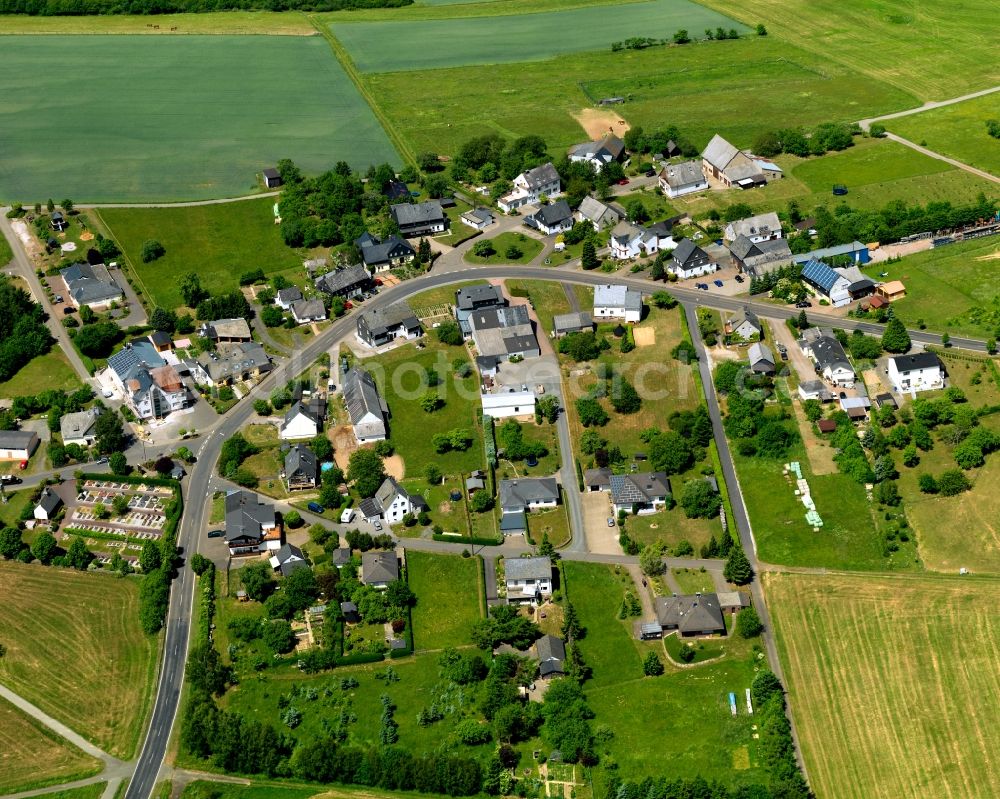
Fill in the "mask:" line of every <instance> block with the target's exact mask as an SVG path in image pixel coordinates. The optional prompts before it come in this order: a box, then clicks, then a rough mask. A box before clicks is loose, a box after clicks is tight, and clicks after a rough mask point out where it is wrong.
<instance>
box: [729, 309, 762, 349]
mask: <svg viewBox="0 0 1000 799" xmlns="http://www.w3.org/2000/svg"><path fill="white" fill-rule="evenodd" d="M763 330H764V328H763V327H761V324H760V319H758V318H757V314H755V313H754V312H753V311H751V310H750V309H749V308H747V307H745V306H744V308H743V309H742V310H739V311H737V312H736V313H734V314H733V315H732V316H731V317H729V318H728V319H727V320H726V335H727V336H732V337H733V338H740V339H743V340H744V341H754V340H758V339H760V338H761V336H762V333H763Z"/></svg>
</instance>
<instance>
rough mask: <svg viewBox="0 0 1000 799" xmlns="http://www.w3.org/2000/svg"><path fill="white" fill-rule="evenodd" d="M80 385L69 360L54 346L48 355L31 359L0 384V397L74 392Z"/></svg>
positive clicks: (56, 345) (57, 346)
mask: <svg viewBox="0 0 1000 799" xmlns="http://www.w3.org/2000/svg"><path fill="white" fill-rule="evenodd" d="M81 385H82V383H80V378H79V377H77V375H76V372H75V371H74V370H73V367H72V366H70V363H69V360H68V359H67V358H66V356H65V355H64V354H63V352H62V350H60V349H59V345H58V344H54V345H53V346H52V349H51V350H49V351H48V353H46V354H45V355H39V356H38V357H37V358H34V359H32V360H31V361H29V362H28V363H27V364H25V365H24V366H23V367H22V368H21V369H20V370H19V371H18V372H17V374H15V375H14V376H13V377H12V378H11V379H10V380H8V381H7V382H6V383H0V397H18V396H22V395H26V394H38V393H39V392H41V391H48V390H49V389H57V390H59V391H75V390H76V389H78V388H80V386H81Z"/></svg>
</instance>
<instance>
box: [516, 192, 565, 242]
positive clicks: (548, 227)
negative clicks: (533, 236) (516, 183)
mask: <svg viewBox="0 0 1000 799" xmlns="http://www.w3.org/2000/svg"><path fill="white" fill-rule="evenodd" d="M524 223H525V224H526V225H529V226H530V227H534V228H537V229H538V230H539V231H540V232H542V233H544V234H545V235H546V236H552V235H555V234H556V233H565V232H566V231H567V230H569V229H570V228H571V227H573V212H572V211H571V210H570V208H569V203H567V202H566V201H565V200H557V201H556V202H554V203H551V204H549V205H543V206H542V207H541V208H539V209H538V210H537V211H535V213H533V214H532V215H531V216H529V217H526V218H525V220H524Z"/></svg>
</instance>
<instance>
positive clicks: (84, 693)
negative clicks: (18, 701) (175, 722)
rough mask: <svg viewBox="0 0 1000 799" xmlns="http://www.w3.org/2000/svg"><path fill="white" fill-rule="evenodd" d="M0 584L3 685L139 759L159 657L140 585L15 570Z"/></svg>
mask: <svg viewBox="0 0 1000 799" xmlns="http://www.w3.org/2000/svg"><path fill="white" fill-rule="evenodd" d="M0 582H2V584H3V586H4V595H5V601H4V603H3V606H2V607H0V641H3V643H4V645H5V646H6V647H7V654H6V655H5V656H4V657H3V658H2V659H0V681H2V682H3V683H4V684H5V685H6V686H7V687H9V688H10V689H11V690H13V691H16V692H17V693H18V694H20V695H21V696H23V697H24V698H25V699H27V700H29V701H31V702H33V703H34V704H36V705H38V707H40V708H41V709H42V710H44V711H45V712H46V713H48V714H50V715H51V716H53V717H54V718H56V719H58V720H59V721H61V722H63V723H64V724H66V725H67V726H69V727H70V728H71V729H72V730H74V731H75V732H77V733H79V734H80V735H83V736H85V737H86V738H87V739H88V740H91V741H93V743H95V744H96V745H97V746H99V747H100V748H101V749H103V750H104V751H106V752H108V753H109V754H112V755H115V756H116V757H121V758H124V759H127V758H129V757H131V756H132V755H133V754H135V750H136V745H137V743H138V740H139V732H140V730H141V729H142V726H143V723H144V721H145V718H146V713H147V711H148V709H149V705H150V692H151V688H152V685H153V676H154V673H155V670H156V662H155V657H156V650H157V639H156V638H151V637H148V636H145V635H143V633H142V631H141V630H140V629H139V619H138V606H139V584H138V582H137V581H135V580H130V579H126V580H122V579H116V578H114V577H110V576H106V575H95V574H83V573H80V572H75V571H70V570H64V569H54V568H45V567H43V566H26V565H24V564H11V563H0Z"/></svg>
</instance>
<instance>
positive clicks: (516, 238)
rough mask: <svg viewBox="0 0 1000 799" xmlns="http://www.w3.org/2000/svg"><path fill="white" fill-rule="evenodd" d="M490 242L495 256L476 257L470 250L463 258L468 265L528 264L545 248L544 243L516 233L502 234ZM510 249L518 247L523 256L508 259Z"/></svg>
mask: <svg viewBox="0 0 1000 799" xmlns="http://www.w3.org/2000/svg"><path fill="white" fill-rule="evenodd" d="M488 241H489V242H491V243H492V244H493V254H492V255H487V256H486V257H485V258H484V257H481V256H479V255H476V254H475V253H474V252H473V251H472V250H469V251H468V252H467V253H465V255H464V256H463V258H464V259H465V261H466V263H470V264H527V263H530V262H531V261H532V260H534V258H535V256H537V255H538V254H539V253H540V252H541V251H542V248H543V247H544V245H543V244H542V242H540V241H539V240H538V239H535V238H532V237H531V236H528V235H526V234H524V233H520V232H518V233H515V232H513V231H508V232H506V233H501V234H500V235H499V236H495V237H494V238H492V239H488ZM508 247H516V248H517V249H519V250H520V251H521V254H520V255H519V256H518V257H517V258H508V257H507V254H506V253H507V248H508Z"/></svg>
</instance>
